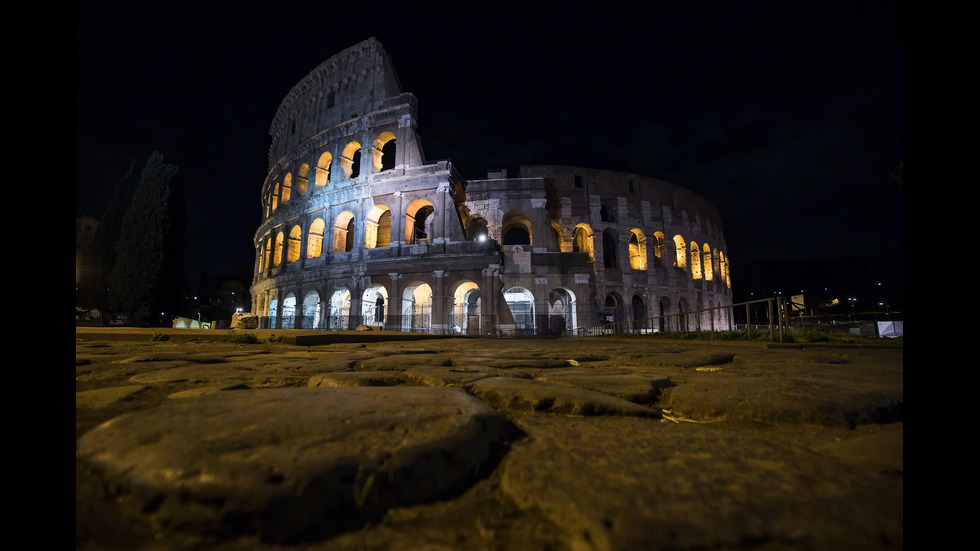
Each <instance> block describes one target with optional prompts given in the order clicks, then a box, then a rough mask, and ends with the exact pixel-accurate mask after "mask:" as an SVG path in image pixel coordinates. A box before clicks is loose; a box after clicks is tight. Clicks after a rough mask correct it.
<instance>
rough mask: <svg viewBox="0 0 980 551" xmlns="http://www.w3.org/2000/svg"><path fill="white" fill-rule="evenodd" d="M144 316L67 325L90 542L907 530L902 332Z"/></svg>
mask: <svg viewBox="0 0 980 551" xmlns="http://www.w3.org/2000/svg"><path fill="white" fill-rule="evenodd" d="M154 333H156V332H155V331H149V330H122V329H120V330H111V331H104V330H101V329H91V330H84V329H77V330H76V341H75V392H76V393H75V449H76V462H75V469H76V477H75V501H76V510H75V534H76V549H86V550H89V549H127V550H132V549H135V550H156V549H229V550H230V549H254V550H263V551H264V550H272V549H287V550H292V549H296V550H299V549H303V550H321V549H322V550H333V549H384V550H415V549H427V550H436V549H445V550H450V549H467V550H470V549H473V550H484V549H485V550H512V549H513V550H524V549H527V550H537V549H541V550H545V549H548V550H565V549H567V550H574V551H578V550H591V549H595V550H614V549H615V550H620V549H622V550H632V549H636V550H646V549H760V550H771V549H830V548H834V549H837V550H840V549H902V548H903V545H904V544H903V532H904V531H903V524H904V519H903V413H902V410H903V365H904V363H903V349H902V347H901V345H898V346H880V347H879V346H843V345H842V346H819V345H810V346H805V347H804V346H769V345H766V344H765V343H747V342H727V341H677V340H661V339H655V338H616V337H589V338H578V339H550V340H539V339H497V340H492V339H463V338H457V339H452V338H439V339H418V338H417V337H414V336H409V335H401V334H387V335H382V334H378V333H377V332H374V334H366V333H362V334H358V333H354V332H352V333H345V334H341V333H310V332H290V331H278V332H276V331H256V332H253V334H254V335H256V336H257V337H258V339H259V342H257V343H248V344H246V343H231V342H225V341H226V339H227V337H228V336H229V335H230V334H231V333H229V332H222V331H171V330H168V331H166V333H167V334H168V335H169V336H170V339H169V340H166V341H153V340H151V337H152V335H153V334H154ZM886 344H887V343H886Z"/></svg>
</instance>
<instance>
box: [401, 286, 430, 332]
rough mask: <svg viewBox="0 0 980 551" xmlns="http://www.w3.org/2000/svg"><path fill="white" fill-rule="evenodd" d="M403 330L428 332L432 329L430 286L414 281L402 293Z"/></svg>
mask: <svg viewBox="0 0 980 551" xmlns="http://www.w3.org/2000/svg"><path fill="white" fill-rule="evenodd" d="M402 324H403V328H404V329H403V330H405V331H412V332H416V333H428V332H429V331H430V330H431V329H432V287H429V284H428V283H422V282H418V281H417V282H415V283H412V284H411V285H408V286H407V287H405V292H404V293H403V295H402Z"/></svg>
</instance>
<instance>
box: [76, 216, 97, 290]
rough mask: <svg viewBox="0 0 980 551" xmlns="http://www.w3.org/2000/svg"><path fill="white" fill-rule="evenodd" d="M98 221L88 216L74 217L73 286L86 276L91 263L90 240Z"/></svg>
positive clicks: (92, 238) (93, 238) (92, 239)
mask: <svg viewBox="0 0 980 551" xmlns="http://www.w3.org/2000/svg"><path fill="white" fill-rule="evenodd" d="M98 227H99V221H98V220H96V219H95V218H92V217H90V216H79V217H76V218H75V287H76V288H77V287H78V285H79V283H81V282H82V280H83V279H84V278H86V277H88V276H89V275H90V274H89V272H90V270H91V264H92V242H93V241H94V240H95V230H96V229H98Z"/></svg>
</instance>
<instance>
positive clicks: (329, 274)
mask: <svg viewBox="0 0 980 551" xmlns="http://www.w3.org/2000/svg"><path fill="white" fill-rule="evenodd" d="M433 108H434V109H438V106H434V107H433ZM417 112H418V100H417V99H416V98H415V96H414V95H412V94H411V93H410V92H403V91H402V89H401V85H400V83H399V80H398V76H397V74H396V73H395V70H394V67H393V65H392V62H391V59H390V57H389V56H388V54H387V53H386V52H385V51H384V49H383V48H382V46H381V44H380V43H379V42H378V41H377V40H375V39H373V38H372V39H368V40H366V41H364V42H361V43H360V44H357V45H355V46H353V47H351V48H348V49H347V50H344V51H343V52H340V53H339V54H337V55H335V56H333V57H331V58H330V59H328V60H327V61H325V62H324V63H322V64H321V65H320V66H319V67H316V68H315V69H314V70H313V71H312V72H310V73H309V74H308V75H307V76H306V77H305V78H304V79H303V80H302V81H300V82H299V83H298V84H297V85H296V86H295V87H293V89H292V90H291V91H290V92H289V94H288V95H287V96H286V98H285V99H284V100H283V101H282V104H281V105H280V106H279V109H278V111H277V112H276V115H275V117H274V119H273V121H272V126H271V128H270V135H271V146H270V148H269V170H268V174H267V176H266V179H265V183H264V184H263V186H262V196H261V199H262V209H263V211H262V223H261V225H260V226H259V228H258V230H257V231H256V233H255V237H254V242H255V249H256V261H255V274H254V281H253V284H252V287H251V293H252V304H253V313H254V314H256V315H257V316H259V320H260V327H262V328H300V329H301V328H307V329H318V330H328V329H354V328H355V327H357V326H360V325H367V326H377V327H379V328H381V329H383V330H386V331H422V332H431V333H443V334H468V335H498V336H499V335H514V334H553V335H557V334H565V335H569V334H576V333H583V332H585V331H588V330H591V329H592V328H595V327H597V326H600V325H602V324H610V323H612V324H615V325H613V327H616V328H617V329H621V330H628V331H637V332H648V331H666V330H671V331H672V330H684V329H694V328H697V329H727V328H728V327H729V324H730V323H731V321H730V308H726V307H730V306H731V296H732V295H731V279H730V275H729V269H728V261H727V256H726V249H725V236H724V227H723V224H722V220H721V216H720V214H719V212H718V210H717V209H716V208H715V207H714V206H713V205H711V204H710V203H708V202H707V201H706V200H705V199H704V198H702V197H700V196H698V195H697V194H695V193H692V192H690V191H688V190H685V189H684V188H682V187H679V186H677V185H674V184H671V183H669V182H665V181H662V180H658V179H655V178H651V177H648V176H642V175H637V174H631V173H626V172H619V171H613V170H599V169H591V168H582V167H575V166H554V165H541V166H522V167H521V168H520V171H519V174H508V173H507V171H506V170H499V171H490V172H489V173H488V174H487V177H486V179H482V180H466V179H463V178H462V177H461V176H460V174H459V172H458V171H457V170H456V169H455V167H454V166H453V164H452V163H451V162H449V161H437V162H428V161H427V160H426V158H425V155H424V153H423V148H422V144H421V143H420V139H419V135H418V133H417V121H418V117H417Z"/></svg>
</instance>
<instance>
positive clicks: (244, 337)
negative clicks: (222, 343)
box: [226, 333, 259, 344]
mask: <svg viewBox="0 0 980 551" xmlns="http://www.w3.org/2000/svg"><path fill="white" fill-rule="evenodd" d="M226 340H227V341H228V342H234V343H240V344H255V343H257V342H259V338H258V337H256V336H255V335H253V334H252V333H241V334H237V333H236V334H234V335H229V336H228V338H227V339H226Z"/></svg>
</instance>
